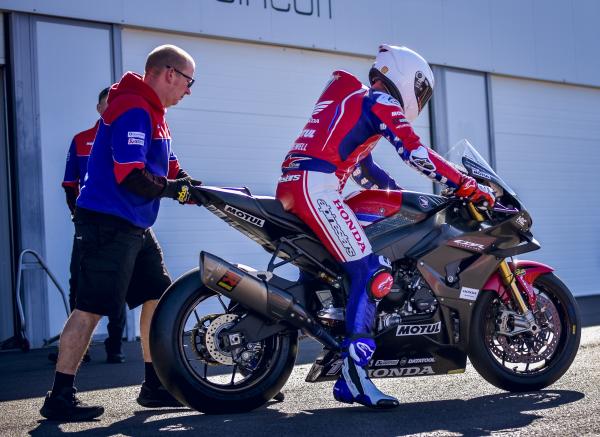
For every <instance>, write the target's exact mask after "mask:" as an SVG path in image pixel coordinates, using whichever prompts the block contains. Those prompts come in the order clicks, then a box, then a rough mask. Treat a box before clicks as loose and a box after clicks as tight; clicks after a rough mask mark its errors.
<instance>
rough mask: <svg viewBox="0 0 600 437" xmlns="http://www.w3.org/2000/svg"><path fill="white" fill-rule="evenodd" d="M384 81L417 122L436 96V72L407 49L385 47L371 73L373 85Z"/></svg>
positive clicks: (405, 113)
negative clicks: (434, 91) (434, 81)
mask: <svg viewBox="0 0 600 437" xmlns="http://www.w3.org/2000/svg"><path fill="white" fill-rule="evenodd" d="M376 80H381V81H382V82H383V83H384V85H385V86H386V88H387V89H388V91H389V92H390V94H391V96H392V97H393V98H395V99H396V100H398V102H399V103H400V106H402V109H403V110H404V115H405V116H406V118H407V119H408V120H409V121H411V122H412V121H414V120H415V119H416V118H417V116H418V115H419V114H420V113H421V110H422V109H423V108H424V107H425V105H426V104H427V102H428V101H429V99H430V98H431V94H432V93H433V72H432V71H431V68H430V67H429V64H428V63H427V61H426V60H425V59H423V57H422V56H421V55H419V54H418V53H417V52H414V51H412V50H411V49H409V48H407V47H398V46H391V45H388V44H382V45H380V46H379V52H378V53H377V56H376V57H375V63H374V64H373V66H372V67H371V70H370V71H369V81H370V82H371V85H373V83H374V82H375V81H376Z"/></svg>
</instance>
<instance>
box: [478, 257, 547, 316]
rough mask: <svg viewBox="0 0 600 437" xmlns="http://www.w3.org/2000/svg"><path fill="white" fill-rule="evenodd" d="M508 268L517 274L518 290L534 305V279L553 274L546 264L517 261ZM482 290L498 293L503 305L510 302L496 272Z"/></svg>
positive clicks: (508, 295)
mask: <svg viewBox="0 0 600 437" xmlns="http://www.w3.org/2000/svg"><path fill="white" fill-rule="evenodd" d="M508 266H509V267H510V269H511V270H512V271H513V272H516V273H517V274H516V275H515V277H516V278H517V282H518V284H519V288H520V289H521V290H522V291H523V292H525V293H526V294H527V296H528V300H529V304H530V305H534V304H535V295H533V283H534V281H535V280H536V278H537V277H538V276H540V275H543V274H545V273H550V272H553V271H554V269H553V268H552V267H550V266H548V265H546V264H542V263H539V262H536V261H529V260H519V261H516V262H514V263H512V262H509V263H508ZM521 270H525V273H524V274H519V273H521V272H520V271H521ZM482 290H493V291H495V292H496V293H498V296H500V298H501V299H502V301H503V302H504V303H508V301H509V300H510V294H509V292H508V290H507V289H506V286H505V285H504V282H503V281H502V278H501V277H500V274H499V273H498V272H495V273H494V274H493V275H492V276H490V277H489V279H488V281H487V282H486V283H485V285H484V286H483V287H482Z"/></svg>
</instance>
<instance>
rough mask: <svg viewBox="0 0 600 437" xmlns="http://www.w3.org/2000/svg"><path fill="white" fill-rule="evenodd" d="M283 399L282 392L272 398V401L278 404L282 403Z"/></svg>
mask: <svg viewBox="0 0 600 437" xmlns="http://www.w3.org/2000/svg"><path fill="white" fill-rule="evenodd" d="M284 399H285V395H284V394H283V392H282V391H280V392H279V393H277V394H276V395H275V396H273V400H274V401H278V402H283V401H284Z"/></svg>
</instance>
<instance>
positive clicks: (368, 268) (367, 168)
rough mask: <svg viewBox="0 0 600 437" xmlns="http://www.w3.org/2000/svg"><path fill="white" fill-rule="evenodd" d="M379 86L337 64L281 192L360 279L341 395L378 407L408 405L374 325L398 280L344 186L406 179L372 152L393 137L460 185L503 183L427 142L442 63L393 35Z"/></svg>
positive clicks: (423, 164)
mask: <svg viewBox="0 0 600 437" xmlns="http://www.w3.org/2000/svg"><path fill="white" fill-rule="evenodd" d="M369 82H370V85H371V86H370V88H369V87H367V86H365V85H363V84H362V83H361V82H360V81H359V80H358V79H357V78H356V77H355V76H353V75H352V74H350V73H348V72H345V71H335V72H334V73H333V76H332V77H331V79H330V81H329V82H328V83H327V85H326V86H325V89H324V90H323V92H322V94H321V96H320V97H319V99H318V100H317V103H316V104H315V106H314V109H313V111H312V114H311V116H310V119H309V120H308V123H307V124H306V125H305V126H304V128H303V130H302V131H301V133H300V135H299V137H298V138H297V139H296V141H295V143H294V144H293V146H292V148H291V150H290V151H289V153H288V155H287V156H286V157H285V159H284V162H283V164H282V167H281V168H282V173H283V174H282V176H281V178H280V180H279V183H278V185H277V194H276V197H277V198H278V199H279V200H281V202H282V203H283V206H284V208H285V209H286V210H288V211H290V212H292V213H294V214H296V215H297V216H298V217H300V218H301V219H302V220H303V221H304V222H305V223H306V224H307V225H308V226H310V228H311V229H312V230H313V231H314V232H315V234H316V235H317V236H318V237H319V238H320V240H321V241H322V242H323V244H324V245H325V247H326V248H327V249H328V250H329V252H330V253H331V254H332V255H333V256H334V257H335V258H336V259H337V260H338V261H339V262H340V263H341V265H342V266H343V268H344V270H345V271H346V272H347V274H348V277H349V279H350V282H351V286H350V292H349V299H348V303H347V306H346V335H347V337H346V339H345V341H344V342H343V344H342V346H343V354H342V357H343V359H344V360H343V366H342V375H341V376H340V377H339V379H338V380H337V381H336V383H335V385H334V388H333V395H334V397H335V399H336V400H338V401H340V402H345V403H353V402H357V403H360V404H362V405H365V406H368V407H371V408H394V407H397V406H398V405H399V403H398V400H397V399H396V398H394V397H391V396H387V395H385V394H384V393H382V392H381V391H379V390H378V389H377V387H375V385H374V384H373V383H372V381H371V380H370V379H369V377H368V374H367V369H366V368H367V365H368V363H369V360H370V359H371V357H372V356H373V353H374V352H375V341H374V339H373V335H372V330H373V324H374V319H375V310H376V306H377V302H378V301H379V300H381V299H382V298H383V297H384V296H386V295H387V294H388V293H389V292H390V289H391V287H392V283H393V277H392V275H391V270H390V266H389V262H388V261H387V260H386V259H385V258H383V257H379V256H377V255H375V254H374V253H373V252H372V249H371V245H370V243H369V240H368V239H367V236H366V234H365V232H364V230H363V229H362V227H361V225H360V224H359V222H358V220H357V218H356V216H355V215H354V213H353V212H352V210H351V209H350V208H349V207H348V206H347V205H346V204H345V202H344V198H343V197H342V195H341V192H342V189H343V188H344V185H345V183H346V181H347V179H348V178H349V177H350V176H352V177H353V178H354V180H356V181H357V182H358V183H359V184H361V185H363V186H364V187H365V188H381V189H398V185H397V184H396V182H395V181H394V180H393V179H392V178H391V177H390V176H389V175H388V174H387V173H386V172H385V171H384V170H383V169H381V168H380V167H379V166H378V165H377V164H376V163H375V162H374V161H373V159H372V156H371V151H372V150H373V148H374V147H375V145H376V144H377V142H378V141H379V139H380V138H381V137H384V138H386V139H387V140H388V141H389V142H390V143H391V144H392V145H393V146H394V148H395V149H396V151H397V153H398V155H400V157H401V158H402V160H403V161H404V162H406V163H408V164H409V165H411V166H412V167H413V168H415V169H416V170H418V171H420V172H421V173H422V174H424V175H426V176H427V177H429V178H431V179H433V180H435V181H437V182H439V183H441V184H445V185H446V186H447V187H448V188H449V189H450V190H453V191H454V194H455V195H456V196H459V197H464V198H468V199H470V200H471V201H473V202H475V203H479V202H483V203H487V204H488V205H489V206H492V205H493V203H494V200H495V199H494V195H493V192H492V191H491V190H490V189H489V188H488V187H485V186H483V185H479V184H477V182H476V181H475V180H474V179H473V178H471V177H469V176H465V175H462V174H461V173H460V172H459V171H457V170H456V169H455V168H454V167H452V166H451V165H450V164H449V163H448V162H446V161H445V160H444V159H443V158H441V157H440V156H439V155H438V154H437V153H435V152H434V151H433V150H431V149H429V148H428V147H426V146H424V145H423V144H422V143H421V141H420V139H419V137H418V136H417V135H416V134H415V132H414V130H413V128H412V126H411V124H410V123H411V122H413V121H414V120H415V119H416V118H417V116H418V115H419V113H420V112H421V111H422V110H423V108H424V107H425V105H426V104H427V102H428V101H429V99H430V97H431V95H432V92H433V85H434V78H433V72H432V71H431V68H430V67H429V65H428V64H427V62H426V61H425V59H423V58H422V57H421V56H420V55H419V54H417V53H416V52H414V51H412V50H410V49H408V48H406V47H398V46H392V45H387V44H383V45H381V46H380V47H379V52H378V54H377V56H376V58H375V63H374V64H373V66H372V68H371V70H370V72H369Z"/></svg>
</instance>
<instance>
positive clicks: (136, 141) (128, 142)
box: [127, 138, 144, 146]
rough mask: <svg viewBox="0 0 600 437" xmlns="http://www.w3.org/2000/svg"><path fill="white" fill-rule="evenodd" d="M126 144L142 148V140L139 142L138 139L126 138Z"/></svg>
mask: <svg viewBox="0 0 600 437" xmlns="http://www.w3.org/2000/svg"><path fill="white" fill-rule="evenodd" d="M127 144H129V145H130V146H143V145H144V140H140V139H139V138H128V139H127Z"/></svg>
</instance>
